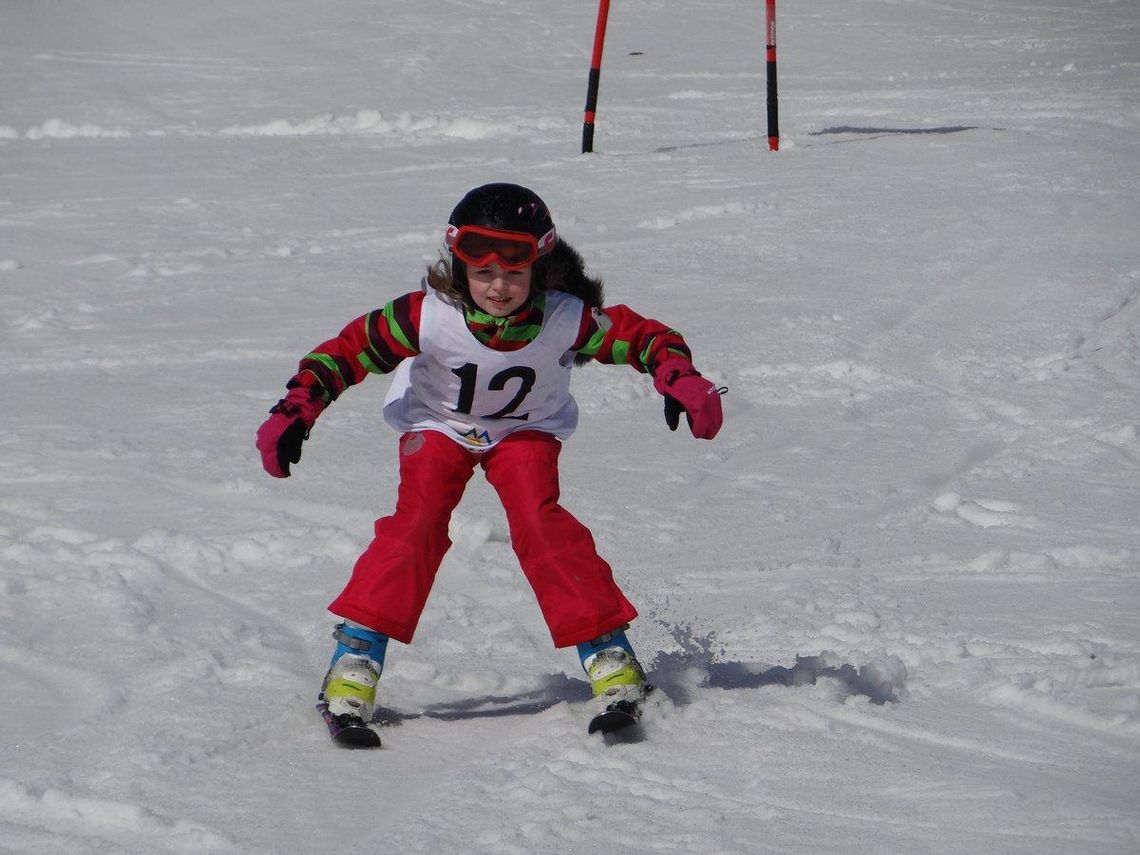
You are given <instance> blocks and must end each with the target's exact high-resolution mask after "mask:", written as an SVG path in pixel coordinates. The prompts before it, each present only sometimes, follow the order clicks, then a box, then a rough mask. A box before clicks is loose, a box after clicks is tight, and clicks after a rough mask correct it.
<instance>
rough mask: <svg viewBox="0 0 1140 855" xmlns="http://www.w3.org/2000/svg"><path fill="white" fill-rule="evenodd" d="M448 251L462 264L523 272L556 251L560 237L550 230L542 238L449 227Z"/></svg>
mask: <svg viewBox="0 0 1140 855" xmlns="http://www.w3.org/2000/svg"><path fill="white" fill-rule="evenodd" d="M444 241H445V242H446V243H447V248H448V249H450V250H451V251H452V253H454V254H455V257H456V258H458V259H459V260H460V261H462V262H464V263H466V264H470V265H473V266H475V267H486V266H487V265H488V264H490V263H491V262H492V261H494V262H497V263H498V265H499V266H500V267H502V268H503V269H504V270H521V269H522V268H524V267H526V266H527V265H528V264H534V263H535V262H536V261H538V259H539V258H541V257H542V256H544V255H546V254H547V253H548V252H550V250H552V249H553V248H554V244H555V243H556V242H557V241H558V235H557V234H556V233H555V230H554V229H551V230H550V231H548V232H547V233H546V234H544V235H543V236H542V237H541V238H536V237H535V236H534V235H528V234H526V233H525V232H505V231H501V230H499V229H488V228H484V227H483V226H448V227H447V233H446V234H445V235H444Z"/></svg>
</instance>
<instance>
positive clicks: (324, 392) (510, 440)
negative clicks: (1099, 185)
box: [257, 184, 722, 729]
mask: <svg viewBox="0 0 1140 855" xmlns="http://www.w3.org/2000/svg"><path fill="white" fill-rule="evenodd" d="M445 242H446V245H447V248H448V250H449V251H450V252H449V255H447V256H442V255H441V257H440V259H439V261H438V262H437V263H436V264H434V265H432V266H431V267H429V269H428V272H427V275H426V277H425V278H424V281H423V283H422V286H423V287H422V288H421V290H419V291H415V292H412V293H408V294H404V295H403V296H401V297H397V298H396V299H394V300H392V301H391V302H390V303H388V304H387V305H385V306H384V307H383V308H380V309H377V310H375V311H372V312H369V313H367V314H365V315H363V316H361V317H359V318H357V319H356V320H354V321H352V322H351V323H350V324H348V326H346V327H345V328H344V329H343V330H342V331H341V333H340V335H338V336H337V337H336V338H334V339H331V340H330V341H327V342H325V343H324V344H321V345H320V346H318V347H317V348H316V349H315V350H314V351H313V352H312V353H310V354H308V355H307V356H305V357H304V358H303V359H302V360H301V363H300V368H299V370H298V372H297V374H296V375H295V376H294V377H293V378H292V379H291V380H290V381H289V382H288V383H287V384H286V388H287V390H288V391H287V394H286V395H285V397H284V398H283V399H282V400H281V401H279V402H278V403H277V404H276V405H275V406H274V407H273V408H272V409H271V410H270V413H271V415H270V416H269V418H268V419H267V420H266V422H265V423H264V424H263V425H262V426H261V428H260V429H259V430H258V432H257V448H258V450H259V451H260V452H261V456H262V464H263V465H264V467H265V470H266V471H267V472H268V473H269V474H270V475H273V476H275V477H278V478H287V477H289V466H290V464H291V463H297V462H298V461H299V460H300V458H301V443H302V442H303V441H304V440H305V439H307V438H308V436H309V432H310V430H311V429H312V427H313V424H314V422H316V420H317V417H318V416H319V415H320V414H321V412H322V411H323V410H324V409H325V407H327V406H328V405H329V404H330V403H332V402H333V401H335V400H336V399H337V398H338V397H339V396H340V394H341V393H342V392H344V390H345V389H346V388H348V387H349V386H351V385H353V384H355V383H359V382H360V381H361V380H363V379H364V378H365V377H366V376H367V375H368V374H369V373H382V374H384V373H388V372H392V371H395V376H394V378H393V380H392V385H391V389H390V390H389V392H388V395H387V397H386V399H385V404H384V419H385V421H387V422H388V424H389V425H391V426H392V427H394V428H395V429H396V430H398V431H400V432H401V433H402V437H401V439H400V443H399V466H400V485H399V490H398V494H397V499H396V509H395V512H394V513H393V514H392V515H391V516H388V517H384V518H383V519H380V520H378V521H377V522H376V528H375V538H374V540H373V541H372V543H371V544H370V545H369V546H368V548H367V549H366V550H365V551H364V553H363V554H362V555H361V556H360V558H359V559H358V560H357V562H356V565H355V567H354V568H353V571H352V576H351V578H350V579H349V581H348V584H347V586H346V587H345V588H344V590H343V591H342V592H341V594H340V595H339V596H338V597H337V598H336V599H335V600H334V601H333V602H332V604H331V605H330V606H329V611H330V612H332V613H333V614H334V615H336V616H339V617H340V618H342V622H341V623H339V624H338V625H337V627H336V630H335V632H334V633H333V637H334V638H335V639H336V640H337V645H336V649H335V651H334V652H333V655H332V661H331V663H330V665H329V670H328V673H327V675H326V676H325V680H324V684H323V686H322V689H321V701H322V705H327V709H322V711H323V712H325V716H326V719H329V723H330V727H332V726H333V724H334V721H335V722H337V723H339V724H340V725H342V726H343V725H346V724H347V725H350V726H353V727H356V728H359V727H361V726H362V725H363V724H364V723H365V722H368V721H369V720H370V719H371V717H372V714H373V710H374V706H375V703H376V687H377V683H378V681H379V678H380V674H381V671H382V670H383V667H384V656H385V651H386V648H387V645H388V640H389V639H390V638H394V639H396V640H397V641H400V642H403V643H405V644H407V643H410V642H411V640H412V635H413V634H414V632H415V629H416V624H417V622H418V620H419V617H420V613H421V612H422V611H423V608H424V605H425V603H426V601H427V597H428V593H429V591H430V590H431V587H432V582H433V580H434V578H435V574H436V571H437V570H438V568H439V565H440V562H441V561H442V560H443V556H444V554H445V553H446V552H447V550H448V548H449V547H450V546H451V541H450V540H449V539H448V522H449V519H450V516H451V513H452V511H453V510H454V508H455V507H456V505H457V504H458V503H459V500H460V497H461V496H462V494H463V490H464V487H465V485H466V483H467V481H468V480H469V479H470V477H471V475H472V473H473V471H474V467H475V466H476V465H479V466H481V467H482V469H483V471H484V473H485V475H486V478H487V480H488V481H489V482H490V483H491V485H492V486H493V487H494V489H495V491H496V492H497V493H498V496H499V498H500V500H501V501H502V503H503V508H504V509H505V511H506V515H507V522H508V527H509V530H510V537H511V545H512V547H513V548H514V551H515V553H516V555H517V556H518V559H519V563H520V564H521V566H522V570H523V573H524V574H525V576H526V578H527V580H528V581H529V583H530V585H531V587H532V588H533V590H534V593H535V596H536V598H537V600H538V604H539V607H540V609H541V611H542V615H543V617H544V618H545V620H546V623H547V626H548V627H549V629H550V633H551V636H552V637H553V640H554V644H555V646H556V647H577V650H578V654H579V657H580V659H581V662H582V665H583V667H584V669H585V671H586V673H587V675H588V677H589V679H590V682H591V685H592V688H593V691H594V694H595V696H596V697H597V698H599V699H600V700H599V703H600V705H601V706H602V707H604V708H606V709H618V710H624V711H625V712H628V713H630V714H631V715H630V716H618V717H617V719H618V721H617V722H611V723H616V724H618V725H620V724H625V723H629V722H631V721H634V720H636V716H637V714H638V710H639V707H638V705H639V704H640V702H641V701H642V700H643V699H644V697H645V692H646V689H647V686H646V681H645V674H644V671H643V670H642V667H641V665H640V664H639V663H638V661H637V658H636V656H635V655H634V651H633V647H632V646H631V644H630V642H629V639H628V638H627V637H626V633H625V630H626V629H627V628H628V625H629V622H630V621H631V620H633V618H634V617H636V616H637V612H636V611H635V609H634V607H633V606H632V605H631V604H630V602H629V601H628V600H627V599H626V598H625V596H624V594H623V593H622V591H621V590H620V588H618V586H617V584H616V583H615V582H614V579H613V574H612V571H611V569H610V566H609V565H608V564H607V563H606V562H605V561H604V560H603V559H602V558H601V557H600V556H599V555H598V553H597V551H596V548H595V546H594V541H593V537H592V536H591V534H590V532H589V530H588V529H587V528H586V527H585V526H584V525H583V524H582V523H580V522H579V521H578V520H577V519H576V518H575V517H573V516H572V515H571V514H570V513H569V512H568V511H566V510H565V509H564V508H563V507H562V506H561V505H560V504H559V503H558V497H559V488H558V453H559V450H560V448H561V442H560V440H562V439H565V438H566V437H568V436H570V434H571V433H572V432H573V430H574V428H575V425H576V423H577V418H578V413H577V406H576V404H575V402H574V399H573V398H572V397H571V395H570V373H571V368H572V366H573V364H574V363H583V362H586V361H588V360H590V359H594V360H597V361H598V362H603V363H607V364H622V363H625V364H628V365H630V366H632V367H633V368H634V369H636V370H637V371H641V372H648V373H649V374H651V375H652V377H653V378H654V387H655V388H656V389H657V391H658V392H660V393H661V394H662V395H663V396H664V397H665V417H666V421H667V423H668V425H669V427H670V428H671V429H673V430H676V429H677V425H678V423H679V420H680V414H681V412H682V411H683V412H685V414H686V416H687V419H688V422H689V427H690V430H691V431H692V433H693V435H694V436H695V437H698V438H701V439H712V438H713V437H714V436H716V433H717V431H718V430H719V429H720V426H721V420H722V416H721V404H720V396H719V394H718V390H717V389H716V388H715V387H714V386H713V384H712V383H710V382H709V381H708V380H706V379H705V378H704V377H702V376H701V375H700V373H698V372H697V370H696V369H695V368H694V367H693V363H692V360H691V354H690V351H689V348H688V346H687V345H686V343H685V341H684V339H683V338H682V337H681V335H680V334H679V333H678V332H676V331H675V330H672V329H669V328H668V327H666V326H665V325H664V324H661V323H659V322H657V321H654V320H651V319H648V318H643V317H641V316H640V315H638V314H636V313H634V312H633V311H632V310H630V309H629V308H627V307H625V306H610V307H605V308H603V307H602V284H601V281H600V280H598V279H596V278H593V277H590V276H589V275H587V274H586V272H585V270H584V265H583V261H582V258H581V256H579V255H578V253H577V252H576V251H575V250H574V249H573V247H571V246H570V245H569V244H567V243H566V242H565V241H564V240H561V239H560V238H559V237H558V235H557V233H556V231H555V228H554V223H553V221H552V219H551V216H550V212H549V210H548V209H547V207H546V205H545V204H544V203H543V201H542V199H540V198H539V197H538V196H537V195H536V194H535V193H533V192H532V191H531V190H528V189H527V188H525V187H520V186H518V185H515V184H488V185H485V186H482V187H477V188H475V189H474V190H472V191H471V192H469V193H468V194H467V195H466V196H464V198H463V199H462V200H461V201H460V202H459V204H458V205H456V207H455V209H454V211H452V213H451V217H450V219H449V220H448V225H447V230H446V236H445ZM599 726H600V727H601V728H602V729H606V725H605V724H604V723H603V724H600V725H599Z"/></svg>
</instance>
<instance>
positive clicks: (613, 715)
mask: <svg viewBox="0 0 1140 855" xmlns="http://www.w3.org/2000/svg"><path fill="white" fill-rule="evenodd" d="M639 721H641V707H640V706H639V705H638V704H635V703H634V702H633V701H614V702H613V703H612V704H610V705H609V706H608V707H606V708H605V709H604V710H602V711H601V712H600V713H598V714H597V715H596V716H594V717H593V718H592V719H590V728H589V732H590V733H616V732H618V731H619V730H625V729H626V728H628V727H633V725H635V724H637V723H638V722H639Z"/></svg>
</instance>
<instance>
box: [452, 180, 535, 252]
mask: <svg viewBox="0 0 1140 855" xmlns="http://www.w3.org/2000/svg"><path fill="white" fill-rule="evenodd" d="M447 222H448V224H449V225H452V226H457V227H458V226H482V227H483V228H487V229H500V230H502V231H505V232H521V233H523V234H528V235H531V236H533V237H534V239H535V240H537V241H542V239H543V238H544V237H547V235H548V234H549V233H550V232H551V231H553V229H554V221H553V220H552V219H551V217H550V209H549V208H547V207H546V203H545V202H543V201H542V199H540V198H539V197H538V194H537V193H535V192H534V191H533V190H529V189H527V188H526V187H521V186H519V185H518V184H505V183H497V184H484V185H483V186H482V187H476V188H475V189H474V190H471V191H470V192H469V193H468V194H467V195H466V196H464V197H463V198H462V199H460V200H459V204H458V205H456V206H455V209H454V210H453V211H452V212H451V216H450V217H449V218H448V220H447Z"/></svg>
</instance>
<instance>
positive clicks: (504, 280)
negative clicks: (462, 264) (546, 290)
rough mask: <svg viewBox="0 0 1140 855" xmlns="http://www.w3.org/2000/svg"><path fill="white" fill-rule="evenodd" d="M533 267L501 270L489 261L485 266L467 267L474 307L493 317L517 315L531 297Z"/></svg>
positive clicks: (530, 265)
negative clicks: (513, 313)
mask: <svg viewBox="0 0 1140 855" xmlns="http://www.w3.org/2000/svg"><path fill="white" fill-rule="evenodd" d="M533 275H534V265H533V264H528V265H527V266H526V267H524V268H522V269H520V270H504V269H503V268H502V267H500V266H499V265H498V264H497V263H496V262H494V261H492V262H491V263H490V264H488V265H486V266H484V267H474V266H469V267H468V268H467V285H468V287H469V288H470V290H471V299H472V300H474V301H475V305H476V306H478V307H479V308H480V309H482V310H483V311H484V312H486V313H487V314H488V315H494V316H495V317H496V318H505V317H506V316H507V315H509V314H511V313H512V312H516V311H518V310H519V308H521V307H522V305H523V303H525V302H526V300H527V297H529V296H530V281H531V277H532V276H533Z"/></svg>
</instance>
